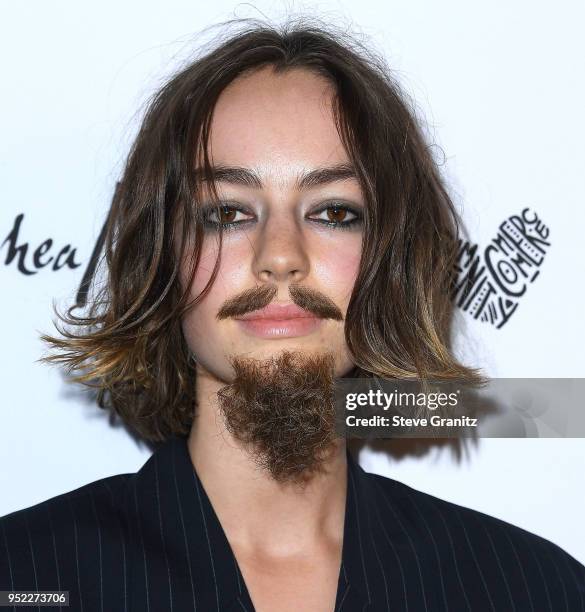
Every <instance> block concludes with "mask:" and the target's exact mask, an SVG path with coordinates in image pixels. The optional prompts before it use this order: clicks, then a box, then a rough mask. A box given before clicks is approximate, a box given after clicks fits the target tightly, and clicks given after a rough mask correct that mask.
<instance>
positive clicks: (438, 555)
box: [0, 438, 585, 612]
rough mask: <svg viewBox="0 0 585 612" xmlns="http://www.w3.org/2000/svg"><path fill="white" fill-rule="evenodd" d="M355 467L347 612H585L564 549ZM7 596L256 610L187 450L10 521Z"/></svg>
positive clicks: (581, 578)
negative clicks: (58, 594)
mask: <svg viewBox="0 0 585 612" xmlns="http://www.w3.org/2000/svg"><path fill="white" fill-rule="evenodd" d="M347 460H348V495H347V505H346V514H345V530H344V541H343V553H342V565H341V568H340V573H339V582H338V589H337V600H336V603H335V611H339V612H341V611H343V612H353V611H358V610H359V611H362V610H370V611H386V610H400V611H402V610H405V611H412V612H415V611H419V610H421V611H425V612H426V611H428V612H435V611H438V610H452V611H454V612H461V611H465V610H471V611H473V612H478V611H483V610H486V611H490V612H502V611H506V612H507V611H517V612H527V611H535V612H536V611H541V610H543V611H548V612H561V611H566V612H578V611H585V567H584V566H583V565H582V564H581V563H579V562H578V561H576V560H575V559H574V558H573V557H571V556H570V555H569V554H567V553H566V552H565V551H563V550H562V549H561V548H559V547H558V546H556V545H555V544H552V543H551V542H549V541H548V540H545V539H543V538H541V537H539V536H536V535H534V534H531V533H529V532H527V531H525V530H523V529H520V528H519V527H516V526H514V525H511V524H509V523H506V522H504V521H501V520H498V519H496V518H493V517H490V516H488V515H486V514H483V513H481V512H477V511H474V510H470V509H467V508H463V507H461V506H458V505H455V504H452V503H450V502H447V501H443V500H441V499H438V498H436V497H433V496H431V495H428V494H425V493H422V492H420V491H416V490H415V489H412V488H411V487H408V486H406V485H404V484H402V483H400V482H397V481H395V480H392V479H390V478H385V477H382V476H378V475H374V474H369V473H367V472H365V471H364V470H363V469H362V468H361V467H360V466H359V464H358V463H356V462H355V461H354V460H353V459H352V457H351V455H350V454H349V452H348V454H347ZM579 536H580V537H583V533H581V534H579ZM0 590H8V591H12V590H21V591H22V590H27V591H30V590H35V591H36V590H39V591H42V590H52V591H54V590H67V591H69V594H70V602H71V603H70V607H69V608H65V607H64V608H62V609H63V610H75V611H77V610H79V611H80V612H90V611H91V612H93V611H96V610H97V611H100V612H122V611H130V610H131V611H135V612H150V611H152V612H155V611H156V612H160V611H162V612H167V611H170V612H188V611H191V610H196V611H198V612H213V611H216V610H221V611H228V610H239V611H242V610H254V606H253V604H252V601H251V599H250V596H249V594H248V591H247V589H246V584H245V582H244V579H243V577H242V573H241V572H240V569H239V567H238V564H237V562H236V559H235V557H234V555H233V553H232V551H231V548H230V546H229V544H228V541H227V539H226V536H225V534H224V532H223V530H222V527H221V525H220V523H219V521H218V518H217V516H216V514H215V512H214V510H213V507H212V506H211V504H210V501H209V499H208V497H207V495H206V493H205V491H204V489H203V486H202V484H201V481H200V480H199V478H198V476H197V474H196V472H195V470H194V469H193V465H192V462H191V459H190V456H189V452H188V448H187V442H186V439H185V438H172V439H170V440H168V441H167V442H165V443H164V444H163V445H161V446H160V447H159V448H158V449H157V450H156V452H155V453H154V454H153V455H152V456H151V457H150V459H149V460H148V461H147V462H146V463H145V465H144V466H143V467H142V469H141V470H140V471H139V472H137V473H136V474H120V475H117V476H112V477H110V478H104V479H102V480H98V481H96V482H93V483H90V484H88V485H86V486H84V487H81V488H79V489H77V490H75V491H72V492H69V493H66V494H64V495H60V496H58V497H54V498H52V499H50V500H48V501H45V502H43V503H40V504H38V505H35V506H32V507H31V508H27V509H24V510H20V511H18V512H13V513H12V514H9V515H7V516H5V517H3V518H1V519H0ZM7 609H8V608H7ZM38 609H39V610H41V608H38ZM43 609H45V608H43ZM49 609H56V607H55V608H49ZM14 610H16V608H14ZM275 612H277V611H275Z"/></svg>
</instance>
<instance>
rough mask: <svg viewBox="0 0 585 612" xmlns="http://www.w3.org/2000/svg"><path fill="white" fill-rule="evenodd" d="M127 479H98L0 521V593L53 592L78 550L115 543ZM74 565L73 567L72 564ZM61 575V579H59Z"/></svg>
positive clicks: (118, 536)
mask: <svg viewBox="0 0 585 612" xmlns="http://www.w3.org/2000/svg"><path fill="white" fill-rule="evenodd" d="M132 476H133V474H118V475H115V476H110V477H108V478H102V479H100V480H96V481H94V482H91V483H89V484H86V485H84V486H82V487H79V488H78V489H75V490H72V491H69V492H67V493H63V494H61V495H57V496H55V497H52V498H50V499H48V500H46V501H43V502H41V503H38V504H35V505H33V506H30V507H28V508H24V509H22V510H17V511H16V512H12V513H10V514H7V515H5V516H2V517H0V590H14V589H24V590H26V589H29V590H30V589H31V588H33V587H34V586H35V584H36V585H38V587H39V590H40V588H41V585H42V582H43V580H44V582H45V588H48V590H55V588H56V587H55V585H56V584H57V582H58V581H59V579H60V578H61V579H62V578H64V577H66V574H67V571H68V569H69V570H70V572H73V570H75V571H78V569H77V567H76V566H77V564H78V559H79V557H80V556H81V555H82V553H83V550H84V549H87V548H88V547H89V546H92V547H93V546H94V542H96V543H98V544H99V546H100V548H101V549H102V550H103V551H105V550H107V548H108V542H111V543H112V545H114V546H116V545H117V542H119V541H120V535H121V534H120V529H121V521H122V514H121V500H122V498H123V497H124V491H125V489H126V484H127V481H128V479H129V478H130V477H132ZM73 560H75V562H74V563H75V567H74V566H73V565H72V563H73ZM59 573H61V576H60V575H59Z"/></svg>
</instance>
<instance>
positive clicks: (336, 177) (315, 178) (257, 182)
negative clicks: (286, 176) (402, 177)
mask: <svg viewBox="0 0 585 612" xmlns="http://www.w3.org/2000/svg"><path fill="white" fill-rule="evenodd" d="M195 172H196V174H197V176H198V177H199V178H200V179H201V180H205V179H204V177H203V169H202V168H197V169H196V171H195ZM213 174H214V176H215V180H216V181H222V182H225V183H230V184H232V185H244V186H245V187H253V188H255V189H262V187H263V183H262V179H261V178H260V177H259V176H258V174H257V173H256V172H255V171H254V170H251V169H250V168H244V167H242V166H221V165H220V166H215V167H214V168H213ZM350 179H357V175H356V173H355V170H354V167H353V166H352V165H351V164H337V165H335V166H328V167H323V168H315V169H314V170H309V171H305V172H301V173H300V174H299V175H297V177H296V180H295V187H296V188H297V189H299V190H300V189H309V188H310V187H318V186H319V185H326V184H328V183H334V182H336V181H347V180H350Z"/></svg>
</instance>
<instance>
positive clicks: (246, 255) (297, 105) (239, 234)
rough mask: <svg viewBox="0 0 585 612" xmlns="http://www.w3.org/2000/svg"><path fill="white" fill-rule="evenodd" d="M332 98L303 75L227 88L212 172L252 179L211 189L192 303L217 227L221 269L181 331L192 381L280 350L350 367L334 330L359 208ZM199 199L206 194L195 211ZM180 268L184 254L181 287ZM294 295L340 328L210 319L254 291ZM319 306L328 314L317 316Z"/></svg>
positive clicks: (351, 267)
mask: <svg viewBox="0 0 585 612" xmlns="http://www.w3.org/2000/svg"><path fill="white" fill-rule="evenodd" d="M332 95H333V90H332V88H331V85H329V83H328V82H327V81H326V80H325V79H323V78H322V77H320V76H317V75H314V74H313V73H311V72H309V71H306V70H302V69H295V70H293V71H289V72H286V73H283V74H280V75H276V74H274V73H273V71H272V68H271V67H266V68H262V69H261V70H260V71H256V72H255V73H252V74H250V75H245V76H243V77H240V78H238V79H237V80H235V81H234V82H232V83H231V84H230V85H229V86H228V88H226V89H225V90H224V91H223V92H222V94H221V96H220V98H219V100H218V102H217V105H216V107H215V111H214V114H213V120H212V124H211V134H210V137H211V142H210V153H211V159H212V163H213V165H214V166H215V167H216V168H217V167H220V166H221V167H238V168H240V169H242V168H243V169H246V170H247V171H249V173H253V174H254V175H255V176H254V180H250V177H249V175H248V174H247V175H246V178H247V179H248V180H246V181H245V183H244V182H243V181H242V173H241V172H240V173H239V174H236V175H235V176H234V173H233V172H232V173H229V172H225V173H224V176H223V178H221V176H220V180H218V181H217V189H218V195H219V197H220V200H221V202H222V206H223V208H222V213H221V217H222V218H221V219H220V218H218V214H217V211H216V209H213V210H211V211H210V213H209V217H208V227H207V229H206V233H205V238H204V242H203V245H202V258H201V260H200V264H199V266H198V269H197V271H196V273H195V277H194V280H193V283H192V285H191V287H190V294H191V297H195V296H196V295H198V294H199V293H200V292H201V290H202V289H203V288H204V287H205V285H206V283H207V281H208V280H209V278H210V276H211V272H212V270H213V266H214V263H215V261H216V259H217V257H218V233H217V229H216V228H214V223H215V224H216V223H218V222H222V223H223V224H224V235H223V246H222V252H221V265H220V268H219V273H218V276H217V277H216V280H215V281H214V284H213V286H212V287H211V290H210V292H209V293H208V294H207V295H206V296H205V298H204V299H203V300H202V301H201V302H200V303H199V304H198V305H197V306H195V307H194V308H192V309H191V310H190V311H189V312H188V313H187V314H186V315H185V317H184V318H183V322H182V325H183V333H184V335H185V339H186V341H187V344H188V346H189V347H190V350H191V352H192V354H193V357H194V359H195V361H196V363H197V376H198V379H199V376H206V377H207V378H208V379H209V378H210V377H211V378H213V379H217V380H218V381H219V382H224V383H229V382H231V381H232V380H233V376H234V372H233V368H232V366H231V365H230V356H233V355H238V356H244V357H252V358H254V359H261V360H266V359H269V358H271V357H273V356H274V355H275V354H277V353H278V354H281V353H282V351H285V350H289V351H290V350H293V351H295V350H296V351H299V350H300V351H303V352H304V353H311V354H313V353H322V352H324V351H327V352H330V353H331V354H332V355H333V356H334V360H335V363H334V375H335V376H343V375H344V374H346V373H347V372H348V371H349V370H350V369H351V368H352V367H353V365H354V364H353V361H352V359H351V356H350V354H349V352H348V349H347V345H346V343H345V338H344V319H345V313H346V311H347V305H348V302H349V298H350V295H351V292H352V289H353V286H354V282H355V278H356V276H357V272H358V267H359V260H360V255H361V248H362V222H361V219H362V218H363V215H364V213H365V202H364V198H363V194H362V192H361V189H360V186H359V183H358V180H357V178H356V177H355V176H354V175H351V164H350V160H349V157H348V155H347V153H346V151H345V149H344V147H343V144H342V142H341V140H340V138H339V135H338V133H337V129H336V126H335V122H334V118H333V114H332V107H331V104H332ZM341 165H345V171H344V172H337V173H329V174H327V173H321V175H320V180H312V181H305V182H304V183H300V179H301V177H303V176H304V175H307V174H308V173H310V172H313V171H315V170H320V169H323V168H332V167H339V166H341ZM312 176H313V179H315V176H317V178H319V175H315V174H313V175H312ZM324 179H327V180H324ZM207 195H208V192H207V191H206V190H204V191H203V194H202V205H203V206H205V204H206V196H207ZM207 203H210V202H209V200H207ZM226 230H227V231H226ZM187 262H188V255H187V254H186V255H185V259H184V261H183V267H182V275H181V280H182V283H183V287H184V286H185V283H186V282H187V280H188V279H187V276H186V275H187V272H188V265H187ZM295 287H300V289H301V290H303V291H304V293H302V296H305V297H307V296H308V295H310V296H313V297H314V301H313V302H312V303H313V304H315V303H316V304H317V305H318V306H319V309H320V311H321V312H331V313H333V312H335V311H336V310H337V311H338V312H339V314H340V315H342V318H336V317H334V316H331V317H327V318H322V317H318V319H317V320H316V321H315V320H313V321H311V320H308V319H305V320H304V322H302V323H301V324H299V321H298V320H297V324H290V322H289V324H283V323H282V322H280V323H279V324H268V325H264V324H263V325H257V324H254V323H251V322H248V323H243V322H242V321H241V320H237V319H236V318H235V316H225V317H223V318H218V316H217V315H218V313H219V312H220V311H222V309H223V311H224V312H226V307H228V306H229V305H230V304H233V303H235V304H239V305H240V306H241V304H242V303H246V304H248V305H249V302H247V301H246V299H245V296H246V295H249V292H250V291H252V292H254V291H256V290H260V291H261V292H262V291H263V295H269V296H270V297H269V299H268V302H267V301H264V302H263V303H262V305H265V304H266V303H270V304H271V305H273V304H275V303H277V304H282V305H285V304H287V305H290V304H294V303H296V304H298V303H299V302H298V301H297V300H296V299H295V300H294V301H293V298H292V297H291V293H290V292H289V290H291V291H292V290H293V289H294V288H295ZM247 292H248V293H247ZM294 295H295V296H296V294H294ZM242 300H243V302H242ZM325 305H328V308H329V311H327V309H325V311H323V307H324V306H325ZM236 310H237V308H236V309H235V310H234V309H233V308H232V310H230V309H229V307H228V308H227V312H228V313H229V312H231V313H232V314H233V313H235V311H236ZM248 310H249V308H248Z"/></svg>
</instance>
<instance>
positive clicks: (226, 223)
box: [203, 204, 252, 230]
mask: <svg viewBox="0 0 585 612" xmlns="http://www.w3.org/2000/svg"><path fill="white" fill-rule="evenodd" d="M203 213H204V216H203V225H204V226H205V227H206V228H208V229H217V228H218V227H219V226H220V225H221V226H223V228H224V229H225V230H230V229H233V228H235V226H237V225H243V224H245V223H248V222H249V221H252V219H244V220H239V221H238V220H237V216H238V213H239V214H248V213H247V212H246V211H245V210H244V209H243V208H241V207H240V206H238V205H235V204H222V205H220V206H217V207H216V206H206V207H205V208H204V209H203ZM218 214H219V220H217V215H218ZM214 217H215V218H214Z"/></svg>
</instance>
